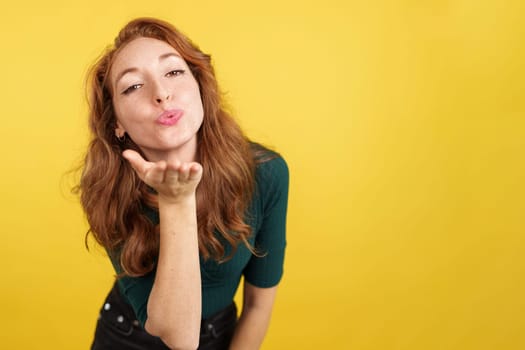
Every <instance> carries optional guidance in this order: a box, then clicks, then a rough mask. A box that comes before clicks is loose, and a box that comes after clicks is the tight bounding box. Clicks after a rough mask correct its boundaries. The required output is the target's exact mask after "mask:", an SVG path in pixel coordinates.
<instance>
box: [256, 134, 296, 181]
mask: <svg viewBox="0 0 525 350" xmlns="http://www.w3.org/2000/svg"><path fill="white" fill-rule="evenodd" d="M250 147H251V149H252V153H253V157H254V160H255V166H256V175H258V176H260V175H262V176H264V175H273V176H279V175H286V176H288V165H287V163H286V161H285V160H284V157H283V156H282V155H281V154H280V153H278V152H276V151H274V150H271V149H270V148H268V147H266V146H263V145H261V144H260V143H256V142H250Z"/></svg>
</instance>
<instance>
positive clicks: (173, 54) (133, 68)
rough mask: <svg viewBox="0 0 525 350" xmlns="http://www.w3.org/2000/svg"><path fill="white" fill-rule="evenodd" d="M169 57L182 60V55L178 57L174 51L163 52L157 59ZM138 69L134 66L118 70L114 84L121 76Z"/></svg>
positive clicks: (161, 59)
mask: <svg viewBox="0 0 525 350" xmlns="http://www.w3.org/2000/svg"><path fill="white" fill-rule="evenodd" d="M169 57H176V58H179V59H181V60H182V57H180V56H179V55H177V54H176V53H175V52H167V53H164V54H162V55H160V56H159V61H163V60H165V59H167V58H169ZM138 70H139V69H138V68H135V67H130V68H126V69H124V70H123V71H122V72H120V73H119V74H118V75H117V78H116V79H115V86H117V84H118V82H119V80H120V79H122V77H123V76H124V75H126V74H128V73H132V72H136V71H138Z"/></svg>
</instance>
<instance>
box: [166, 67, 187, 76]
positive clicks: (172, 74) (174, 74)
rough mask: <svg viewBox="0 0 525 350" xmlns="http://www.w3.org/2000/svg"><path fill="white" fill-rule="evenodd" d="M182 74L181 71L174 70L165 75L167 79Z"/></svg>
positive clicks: (182, 71)
mask: <svg viewBox="0 0 525 350" xmlns="http://www.w3.org/2000/svg"><path fill="white" fill-rule="evenodd" d="M182 74H184V70H183V69H175V70H172V71H170V72H168V73H166V76H167V77H172V76H177V75H182Z"/></svg>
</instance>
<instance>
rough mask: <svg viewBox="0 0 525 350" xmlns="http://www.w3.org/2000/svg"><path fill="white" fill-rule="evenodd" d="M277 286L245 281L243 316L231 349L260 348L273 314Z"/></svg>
mask: <svg viewBox="0 0 525 350" xmlns="http://www.w3.org/2000/svg"><path fill="white" fill-rule="evenodd" d="M276 292H277V286H275V287H271V288H259V287H255V286H254V285H252V284H250V283H249V282H246V281H244V294H243V295H244V296H243V298H244V300H243V307H242V312H241V317H240V318H239V322H238V323H237V327H236V328H235V334H234V335H233V339H232V342H231V345H230V350H255V349H259V348H260V346H261V344H262V342H263V339H264V336H265V335H266V331H267V329H268V325H269V323H270V317H271V314H272V309H273V303H274V300H275V294H276Z"/></svg>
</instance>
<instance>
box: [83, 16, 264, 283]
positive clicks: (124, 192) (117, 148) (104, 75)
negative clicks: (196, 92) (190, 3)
mask: <svg viewBox="0 0 525 350" xmlns="http://www.w3.org/2000/svg"><path fill="white" fill-rule="evenodd" d="M140 37H148V38H155V39H158V40H162V41H164V42H166V43H168V44H169V45H171V46H172V47H173V48H175V50H177V52H178V53H179V54H180V55H181V56H182V58H184V60H185V61H186V63H187V64H188V66H189V68H190V70H191V73H192V74H193V76H194V77H195V79H196V80H197V82H198V84H199V89H200V92H201V99H202V104H203V107H204V120H203V123H202V126H201V128H200V129H199V131H198V133H197V138H198V146H197V159H199V161H200V162H201V164H202V166H203V176H202V180H201V182H200V184H199V186H198V189H197V222H198V238H199V252H200V254H201V255H202V256H203V257H204V258H205V259H207V258H214V259H216V260H221V259H224V258H225V257H224V255H225V249H224V246H223V245H222V244H221V242H220V240H219V239H218V237H217V236H216V235H215V234H214V231H215V230H217V232H219V234H220V236H222V237H223V238H224V239H225V240H226V241H227V242H228V243H229V244H231V245H232V247H233V248H234V249H233V250H232V253H231V255H233V253H234V252H235V249H236V248H237V245H238V244H239V243H240V242H244V243H245V244H246V245H247V246H248V247H249V248H250V250H252V248H251V247H250V245H249V243H248V241H247V238H248V236H249V235H250V234H251V228H250V226H249V225H247V224H246V222H245V221H244V216H245V214H246V210H247V207H248V205H249V202H250V200H251V197H252V193H253V191H254V186H255V184H254V182H255V160H254V149H253V147H252V146H251V144H250V142H249V141H248V139H247V138H246V137H245V136H244V134H243V133H242V131H241V129H240V128H239V126H238V124H237V123H236V122H235V121H234V120H233V118H232V117H231V116H230V115H229V114H228V113H227V112H226V111H225V109H224V108H223V107H222V105H221V96H220V93H219V89H218V86H217V81H216V78H215V73H214V70H213V67H212V65H211V58H210V56H209V55H207V54H205V53H203V52H202V51H200V50H199V48H198V47H197V46H196V45H195V44H193V43H192V42H191V41H190V40H189V39H188V38H187V37H186V36H184V34H182V33H181V32H179V31H178V30H177V29H176V28H174V27H173V26H172V25H170V24H169V23H166V22H163V21H160V20H157V19H150V18H139V19H135V20H133V21H131V22H129V23H128V24H127V25H126V26H125V27H124V28H123V29H122V30H121V31H120V33H119V34H118V36H117V37H116V39H115V43H114V46H113V47H111V48H109V49H108V50H107V51H106V52H105V53H104V54H103V55H102V56H101V57H100V58H99V59H98V60H97V62H96V63H95V64H94V65H93V67H92V68H91V70H90V73H89V78H88V89H89V107H90V108H89V128H90V131H91V133H92V139H91V141H90V143H89V146H88V150H87V154H86V157H85V161H84V168H83V171H82V176H81V179H80V183H79V185H78V186H77V189H78V190H79V191H80V193H81V194H80V201H81V204H82V206H83V208H84V211H85V213H86V216H87V220H88V223H89V227H90V229H89V231H88V233H89V232H91V233H92V234H93V236H94V238H95V240H96V241H97V242H98V243H99V244H101V245H102V246H103V247H105V248H106V249H107V250H108V251H110V252H116V251H120V264H121V266H122V268H123V271H124V274H126V275H129V276H141V275H144V274H146V273H148V272H150V271H151V270H153V268H154V266H155V261H156V258H157V256H158V250H159V234H158V225H154V224H153V223H152V222H151V221H150V220H149V219H148V218H147V217H146V216H145V214H144V206H145V205H147V206H150V207H158V205H157V201H156V196H155V195H154V194H153V193H152V192H151V189H149V188H148V186H147V185H146V184H145V183H144V182H142V181H141V180H140V179H139V178H138V176H137V175H136V174H135V172H134V170H133V169H132V168H131V166H130V165H129V164H128V162H127V161H126V160H125V159H124V158H123V157H122V155H121V154H122V151H123V150H125V149H128V148H130V149H134V150H136V151H138V152H139V153H141V152H140V149H139V148H138V146H137V145H136V144H135V143H134V142H133V141H132V140H131V139H129V137H128V138H126V140H125V141H124V142H120V141H119V140H118V139H117V138H116V137H115V127H116V116H115V112H114V109H113V104H112V91H111V89H110V82H109V76H110V71H111V67H112V64H113V62H114V59H115V57H116V55H117V54H118V52H119V51H120V50H121V49H122V48H123V47H124V46H125V45H126V44H127V43H129V42H130V41H132V40H134V39H136V38H140ZM260 151H261V150H260V149H259V151H256V152H255V153H260ZM231 255H230V256H231Z"/></svg>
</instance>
